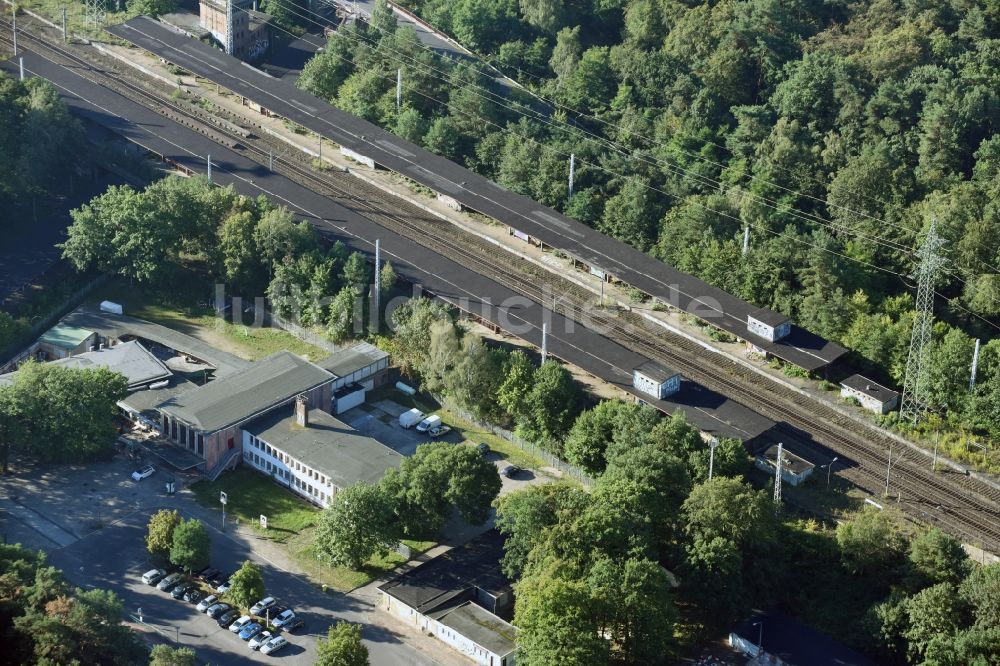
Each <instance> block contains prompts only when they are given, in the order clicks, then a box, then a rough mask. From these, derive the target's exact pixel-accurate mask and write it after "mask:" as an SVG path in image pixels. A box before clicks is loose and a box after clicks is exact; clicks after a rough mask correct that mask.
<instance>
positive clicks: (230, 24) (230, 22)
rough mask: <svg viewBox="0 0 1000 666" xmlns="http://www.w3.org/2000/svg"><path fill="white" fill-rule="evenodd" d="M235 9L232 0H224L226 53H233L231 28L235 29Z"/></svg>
mask: <svg viewBox="0 0 1000 666" xmlns="http://www.w3.org/2000/svg"><path fill="white" fill-rule="evenodd" d="M235 15H236V11H235V8H234V7H233V0H226V54H227V55H233V30H234V29H235V26H234V23H235V22H236V21H235Z"/></svg>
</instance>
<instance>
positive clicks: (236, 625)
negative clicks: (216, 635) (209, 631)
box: [229, 615, 253, 634]
mask: <svg viewBox="0 0 1000 666" xmlns="http://www.w3.org/2000/svg"><path fill="white" fill-rule="evenodd" d="M251 622H253V618H252V617H250V616H249V615H240V619H238V620H236V621H235V622H233V623H232V624H231V625H229V631H231V632H233V633H234V634H238V633H240V631H241V630H242V629H243V627H245V626H247V625H248V624H250V623H251Z"/></svg>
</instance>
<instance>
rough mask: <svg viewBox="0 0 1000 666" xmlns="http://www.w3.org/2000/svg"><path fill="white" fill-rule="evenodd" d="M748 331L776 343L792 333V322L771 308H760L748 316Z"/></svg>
mask: <svg viewBox="0 0 1000 666" xmlns="http://www.w3.org/2000/svg"><path fill="white" fill-rule="evenodd" d="M747 330H748V331H750V332H751V333H753V334H754V335H759V336H760V337H762V338H764V339H765V340H767V341H769V342H776V341H778V340H780V339H781V338H783V337H785V336H786V335H788V334H789V333H791V332H792V320H791V319H789V318H788V317H786V316H785V315H783V314H781V313H780V312H775V311H774V310H771V309H769V308H758V309H757V310H754V311H753V312H751V313H750V314H749V315H747Z"/></svg>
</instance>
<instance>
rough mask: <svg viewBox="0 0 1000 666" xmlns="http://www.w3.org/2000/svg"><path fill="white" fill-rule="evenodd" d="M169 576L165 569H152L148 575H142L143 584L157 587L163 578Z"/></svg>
mask: <svg viewBox="0 0 1000 666" xmlns="http://www.w3.org/2000/svg"><path fill="white" fill-rule="evenodd" d="M166 575H167V572H166V571H164V570H163V569H150V570H149V571H147V572H146V573H144V574H142V582H143V583H145V584H146V585H156V584H157V583H159V582H160V581H161V580H163V577H164V576H166Z"/></svg>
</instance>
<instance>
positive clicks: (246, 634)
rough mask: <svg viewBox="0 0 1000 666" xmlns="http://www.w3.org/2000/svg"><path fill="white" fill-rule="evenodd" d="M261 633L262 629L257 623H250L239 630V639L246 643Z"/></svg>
mask: <svg viewBox="0 0 1000 666" xmlns="http://www.w3.org/2000/svg"><path fill="white" fill-rule="evenodd" d="M262 631H264V627H262V626H261V625H260V624H258V623H257V622H251V623H250V624H248V625H247V626H245V627H243V628H242V629H240V638H241V639H243V640H245V641H248V640H250V639H251V638H253V637H254V636H256V635H257V634H259V633H260V632H262Z"/></svg>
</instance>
